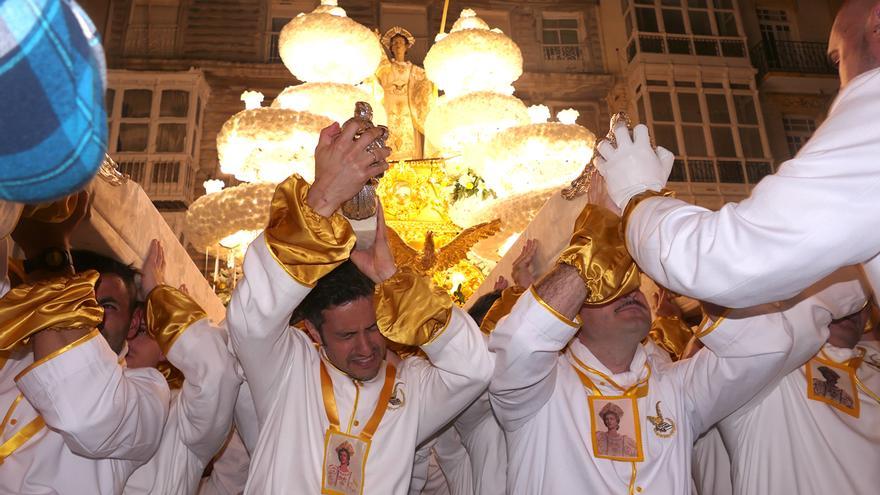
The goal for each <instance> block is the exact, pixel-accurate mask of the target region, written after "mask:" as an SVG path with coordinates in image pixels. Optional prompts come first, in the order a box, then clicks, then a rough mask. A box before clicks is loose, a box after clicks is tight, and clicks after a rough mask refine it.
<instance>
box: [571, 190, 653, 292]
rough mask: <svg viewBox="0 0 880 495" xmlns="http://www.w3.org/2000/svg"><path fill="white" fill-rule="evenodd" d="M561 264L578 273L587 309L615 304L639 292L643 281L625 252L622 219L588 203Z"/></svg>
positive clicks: (637, 268) (576, 223)
mask: <svg viewBox="0 0 880 495" xmlns="http://www.w3.org/2000/svg"><path fill="white" fill-rule="evenodd" d="M558 262H559V263H564V264H566V265H570V266H572V267H574V269H576V270H577V271H578V274H579V275H580V276H581V279H582V280H583V281H584V286H585V288H586V290H587V299H586V302H585V303H584V304H586V305H588V306H592V305H601V304H605V303H608V302H610V301H613V300H615V299H617V298H618V297H620V296H623V295H625V294H628V293H630V292H632V291H634V290H636V289H638V288H639V284H640V282H641V280H640V278H639V267H638V266H636V264H635V262H634V261H633V259H632V257H631V256H630V255H629V252H628V251H627V250H626V239H625V238H624V236H623V232H622V231H621V229H620V218H618V217H617V215H615V214H614V213H612V212H611V211H609V210H608V209H606V208H602V207H601V206H598V205H594V204H587V205H586V206H585V207H584V209H583V211H582V212H581V214H580V215H579V216H578V218H577V220H575V224H574V230H573V233H572V236H571V241H569V244H568V247H567V248H565V250H563V251H562V254H560V255H559V259H558Z"/></svg>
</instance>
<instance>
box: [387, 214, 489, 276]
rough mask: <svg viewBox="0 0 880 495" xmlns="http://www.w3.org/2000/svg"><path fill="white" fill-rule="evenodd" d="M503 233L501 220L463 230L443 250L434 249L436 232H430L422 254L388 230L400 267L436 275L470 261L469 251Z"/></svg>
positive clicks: (390, 229)
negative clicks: (468, 258) (466, 259)
mask: <svg viewBox="0 0 880 495" xmlns="http://www.w3.org/2000/svg"><path fill="white" fill-rule="evenodd" d="M499 230H501V220H499V219H495V220H492V221H491V222H485V223H481V224H478V225H474V226H473V227H469V228H467V229H464V230H463V231H461V233H460V234H458V235H457V236H455V239H452V240H451V241H449V243H448V244H446V245H444V246H443V247H441V248H440V249H437V248H436V247H435V246H434V233H433V232H431V231H428V232H427V233H426V234H425V246H424V248H422V251H421V252H419V251H417V250H415V249H413V248H412V247H410V246H409V245H408V244H407V243H406V241H404V240H403V239H401V238H400V236H399V235H397V232H395V231H394V229H392V228H390V227H389V228H388V240H389V242H390V243H391V252H392V253H394V259H395V261H396V262H397V266H400V267H403V266H409V267H411V268H412V269H413V270H415V271H416V272H418V273H422V274H425V275H432V274H434V273H436V272H442V271H444V270H446V269H449V268H451V267H453V266H455V265H456V264H457V263H458V262H459V261H461V260H463V259H465V258H467V254H468V251H470V250H471V248H472V247H474V245H475V244H476V243H478V242H480V241H481V240H483V239H486V238H488V237H491V236H493V235H495V234H496V233H498V231H499Z"/></svg>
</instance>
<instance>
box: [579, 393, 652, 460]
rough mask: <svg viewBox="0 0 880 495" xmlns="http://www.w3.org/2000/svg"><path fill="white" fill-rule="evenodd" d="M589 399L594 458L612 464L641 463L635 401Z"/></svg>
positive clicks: (642, 456) (633, 398)
mask: <svg viewBox="0 0 880 495" xmlns="http://www.w3.org/2000/svg"><path fill="white" fill-rule="evenodd" d="M588 399H589V402H590V425H591V432H590V438H591V439H592V441H593V456H594V457H597V458H600V459H611V460H614V461H629V462H641V461H643V460H644V454H643V452H642V432H641V428H640V426H639V407H638V404H637V403H636V398H635V397H622V396H621V397H605V396H601V395H591V396H589V397H588Z"/></svg>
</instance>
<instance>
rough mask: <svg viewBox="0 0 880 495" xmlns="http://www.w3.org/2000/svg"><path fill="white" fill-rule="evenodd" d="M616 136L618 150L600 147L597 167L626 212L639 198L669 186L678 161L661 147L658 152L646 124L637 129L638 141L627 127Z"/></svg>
mask: <svg viewBox="0 0 880 495" xmlns="http://www.w3.org/2000/svg"><path fill="white" fill-rule="evenodd" d="M614 136H615V138H616V139H617V148H615V147H614V146H612V145H611V143H610V142H609V141H602V142H601V143H599V146H598V148H597V150H598V152H599V155H600V157H599V159H598V160H597V161H596V167H597V168H598V169H599V173H601V174H602V177H604V178H605V184H606V187H607V189H608V195H609V196H611V200H612V201H614V204H616V205H617V207H618V208H620V209H621V211H623V210H624V209H626V205H627V203H629V200H630V199H631V198H632V197H633V196H635V195H636V194H639V193H642V192H645V191H647V190H649V189H650V190H652V191H657V192H659V191H660V190H661V189H663V187H665V186H666V181H667V180H668V179H669V173H670V172H672V162H673V161H674V160H675V157H674V156H673V155H672V153H670V152H669V150H667V149H665V148H663V147H660V146H658V147H657V151H656V152H654V150H653V149H652V148H651V138H650V136H649V135H648V128H647V127H645V126H644V125H642V124H639V125H637V126H636V127H635V129H633V136H634V138H635V141H633V138H631V137H630V135H629V130H627V128H626V126H623V125H621V126H619V127H617V128H616V129H614Z"/></svg>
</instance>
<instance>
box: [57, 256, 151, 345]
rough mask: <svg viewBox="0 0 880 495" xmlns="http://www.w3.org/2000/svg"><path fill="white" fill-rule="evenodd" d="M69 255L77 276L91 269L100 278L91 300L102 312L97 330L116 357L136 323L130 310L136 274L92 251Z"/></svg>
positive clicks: (132, 269) (134, 302) (133, 299)
mask: <svg viewBox="0 0 880 495" xmlns="http://www.w3.org/2000/svg"><path fill="white" fill-rule="evenodd" d="M71 254H72V257H73V265H74V268H75V270H76V271H77V273H79V272H83V271H86V270H95V271H97V272H98V274H99V275H100V278H98V283H97V285H96V286H95V298H96V299H97V300H98V305H100V306H101V307H102V308H103V309H104V320H103V321H102V322H101V325H100V326H99V327H98V329H99V330H100V332H101V335H103V336H104V339H105V340H106V341H107V344H109V345H110V348H111V349H113V352H115V353H117V354H118V353H120V352H122V348H123V346H124V345H125V339H126V337H127V336H128V333H129V331H130V330H131V329H132V328H137V327H138V326H139V324H140V320H139V318H135V311H134V310H135V307H136V306H137V304H136V303H137V284H136V283H135V275H136V274H137V271H136V270H135V269H134V268H132V267H130V266H128V265H125V264H124V263H120V262H119V261H116V260H114V259H111V258H108V257H106V256H102V255H100V254H97V253H94V252H92V251H73V252H72V253H71Z"/></svg>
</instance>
